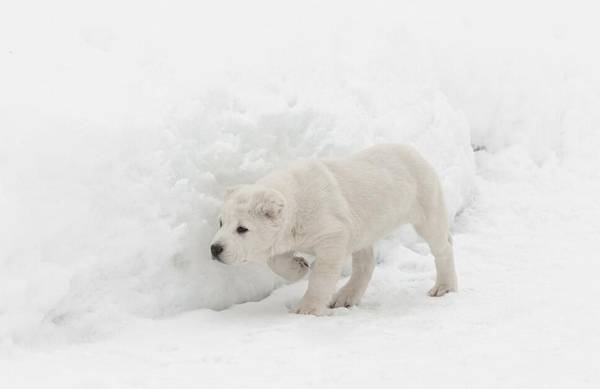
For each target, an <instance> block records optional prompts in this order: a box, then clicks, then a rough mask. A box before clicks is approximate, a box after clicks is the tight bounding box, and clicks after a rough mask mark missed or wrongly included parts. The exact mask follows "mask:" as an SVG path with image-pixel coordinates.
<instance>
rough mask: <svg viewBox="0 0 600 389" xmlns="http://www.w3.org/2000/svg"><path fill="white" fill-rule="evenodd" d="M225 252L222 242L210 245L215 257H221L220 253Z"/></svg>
mask: <svg viewBox="0 0 600 389" xmlns="http://www.w3.org/2000/svg"><path fill="white" fill-rule="evenodd" d="M222 252H223V246H221V245H220V244H212V245H210V253H211V254H212V256H213V259H219V254H221V253H222Z"/></svg>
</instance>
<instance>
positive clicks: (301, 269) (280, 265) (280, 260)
mask: <svg viewBox="0 0 600 389" xmlns="http://www.w3.org/2000/svg"><path fill="white" fill-rule="evenodd" d="M269 266H270V267H271V269H272V270H273V271H274V272H275V273H276V274H278V275H279V276H281V277H283V278H285V279H286V280H288V281H290V282H296V281H298V280H300V279H302V278H304V276H305V275H306V274H307V273H308V270H309V269H310V267H309V265H308V262H306V260H305V259H304V258H302V257H291V256H283V255H282V256H277V257H273V258H271V259H270V262H269Z"/></svg>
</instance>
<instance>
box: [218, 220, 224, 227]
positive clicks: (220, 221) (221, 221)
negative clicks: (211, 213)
mask: <svg viewBox="0 0 600 389" xmlns="http://www.w3.org/2000/svg"><path fill="white" fill-rule="evenodd" d="M219 227H223V220H220V219H219Z"/></svg>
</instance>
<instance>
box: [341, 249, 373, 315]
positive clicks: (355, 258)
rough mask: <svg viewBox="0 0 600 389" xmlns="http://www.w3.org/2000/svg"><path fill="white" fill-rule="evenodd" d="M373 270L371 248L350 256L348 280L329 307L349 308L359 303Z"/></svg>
mask: <svg viewBox="0 0 600 389" xmlns="http://www.w3.org/2000/svg"><path fill="white" fill-rule="evenodd" d="M374 268H375V256H374V255H373V247H367V248H365V249H362V250H359V251H356V252H354V253H353V254H352V275H351V276H350V279H349V280H348V282H347V283H346V285H344V286H343V287H342V288H341V289H340V290H339V291H338V292H337V293H336V295H335V296H334V298H333V300H332V302H331V304H330V307H331V308H339V307H347V308H348V307H351V306H353V305H356V304H358V303H359V302H360V299H361V297H362V296H363V294H365V291H366V290H367V286H368V285H369V281H370V280H371V276H372V275H373V269H374Z"/></svg>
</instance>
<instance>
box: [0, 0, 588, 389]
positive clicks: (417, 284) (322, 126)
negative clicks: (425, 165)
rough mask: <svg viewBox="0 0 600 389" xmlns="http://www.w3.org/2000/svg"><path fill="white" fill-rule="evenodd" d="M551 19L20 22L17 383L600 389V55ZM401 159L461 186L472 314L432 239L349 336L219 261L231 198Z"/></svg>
mask: <svg viewBox="0 0 600 389" xmlns="http://www.w3.org/2000/svg"><path fill="white" fill-rule="evenodd" d="M544 4H545V5H544V7H545V8H544V11H545V12H543V13H542V14H539V7H538V6H537V5H536V4H534V3H533V2H531V3H525V4H523V3H522V2H519V3H517V2H514V3H513V2H507V3H503V4H502V6H501V7H500V6H491V5H482V4H480V3H479V2H457V3H455V2H452V4H450V3H446V2H421V3H413V2H406V3H401V4H395V3H394V5H393V4H392V3H391V2H390V3H388V2H373V4H369V5H368V6H367V5H361V4H349V3H347V2H344V3H343V6H341V5H342V3H328V4H326V5H323V4H320V3H318V2H308V3H302V4H299V3H298V4H283V3H280V2H273V1H260V2H253V3H252V4H249V3H248V4H247V3H243V2H224V3H222V4H221V5H219V6H217V5H212V4H211V5H209V4H205V3H203V2H200V3H194V2H176V4H174V3H173V2H169V3H167V2H165V3H163V2H143V3H135V2H131V3H126V4H123V3H121V2H119V3H117V2H107V3H103V5H102V6H100V5H89V4H83V3H82V2H69V1H63V2H58V3H54V2H53V3H52V4H49V3H48V4H46V3H44V2H34V3H33V4H25V3H20V4H12V5H10V6H9V11H10V12H3V15H2V16H0V44H1V45H0V46H1V47H2V51H1V52H0V63H2V67H1V68H0V84H1V85H3V88H2V92H0V108H1V111H2V115H0V135H1V138H2V141H1V142H0V187H1V188H2V191H0V214H2V215H3V223H2V227H0V228H1V230H0V385H2V387H10V388H18V387H38V386H41V385H44V386H45V387H61V388H63V387H99V388H101V387H118V388H121V387H135V386H138V387H147V388H152V387H165V386H166V387H182V388H185V387H198V386H202V387H204V386H207V387H208V386H211V385H212V386H213V387H258V386H259V385H260V386H266V387H308V386H315V387H340V386H342V385H346V384H347V385H350V386H353V387H354V386H358V385H361V384H367V385H375V386H377V387H392V386H393V387H397V386H399V385H404V386H407V387H431V386H434V385H445V386H450V387H470V386H473V387H479V386H485V387H532V386H544V387H564V386H566V385H575V386H577V387H584V386H589V387H595V386H597V385H598V382H600V377H599V373H598V371H597V369H595V365H594V362H595V361H596V360H598V357H600V355H598V354H599V352H598V351H597V350H599V349H600V348H599V347H598V346H600V344H599V343H600V333H599V332H598V330H597V328H598V324H600V317H599V316H600V303H598V302H597V301H596V299H595V298H594V297H595V296H598V295H600V293H599V292H600V290H599V289H600V286H599V284H598V282H597V281H596V279H595V278H597V277H596V272H597V271H598V270H599V269H598V265H597V262H596V261H595V258H596V257H597V254H596V251H595V250H594V248H595V240H596V237H597V232H598V231H599V230H600V225H599V224H600V205H599V203H598V201H597V198H598V195H599V194H600V180H599V173H598V171H597V166H598V163H599V162H600V160H599V158H598V156H597V153H596V150H597V147H598V146H599V145H600V135H599V134H600V132H599V131H598V127H600V78H599V77H598V75H597V72H596V71H595V69H597V66H598V65H600V59H599V58H598V56H599V54H598V53H597V52H596V50H593V49H592V48H593V47H595V46H594V40H595V37H596V36H597V33H598V32H599V31H598V27H596V26H595V23H594V20H593V15H594V13H593V12H592V9H591V8H590V7H586V5H585V4H580V3H576V4H574V5H570V8H568V9H566V8H565V7H564V6H561V5H560V4H553V3H551V2H550V3H544ZM32 7H33V8H32ZM32 9H35V10H36V12H31V10H32ZM232 10H235V12H233V11H232ZM392 11H393V12H392ZM516 11H518V12H516ZM49 16H51V17H49ZM308 21H310V22H308ZM391 141H396V142H407V143H411V144H413V145H415V146H416V147H418V148H419V149H420V150H421V151H422V152H423V153H424V155H425V156H426V157H427V158H428V159H429V160H430V161H431V162H432V163H433V164H434V166H435V167H436V169H437V171H438V173H439V174H440V177H441V179H442V183H443V186H444V191H445V196H446V201H447V203H448V205H449V213H450V215H449V216H450V217H451V218H452V219H453V225H452V229H453V234H454V237H455V239H454V240H455V246H456V253H455V256H456V258H457V266H458V273H459V286H460V292H459V293H457V294H452V295H449V296H445V297H443V298H440V299H432V298H429V297H427V296H426V290H427V289H428V288H429V287H430V286H431V284H432V283H433V278H434V269H433V261H432V258H431V256H430V255H429V252H428V250H427V248H426V246H425V245H424V243H422V242H421V241H420V240H419V239H417V238H416V237H415V235H414V233H412V232H411V231H410V229H403V230H402V231H401V232H399V233H398V234H396V235H394V236H392V237H390V238H388V239H385V240H383V241H382V242H380V243H379V244H378V250H377V256H378V262H379V265H378V267H377V268H376V270H375V275H374V278H373V281H372V282H371V284H370V286H369V289H368V290H367V293H366V295H365V297H364V299H363V302H362V304H361V305H360V306H358V307H355V308H352V309H349V310H346V309H336V310H335V311H333V312H332V313H331V316H326V317H304V316H297V315H292V314H289V313H288V310H289V308H290V307H292V306H293V305H294V304H295V303H296V302H297V301H298V299H299V298H300V297H301V295H302V293H303V292H304V290H305V288H306V282H305V281H304V282H299V283H296V284H293V285H284V284H283V282H282V281H281V280H280V279H277V278H276V277H275V276H273V275H272V273H271V272H270V271H269V270H268V269H266V268H265V267H262V266H258V265H252V266H250V265H249V266H243V267H225V266H222V265H220V264H216V263H214V262H213V261H211V260H210V259H209V258H208V250H207V243H208V242H209V241H210V238H211V237H212V234H213V232H214V229H215V218H216V213H217V210H218V207H219V205H220V196H221V194H222V192H223V190H224V188H225V187H227V186H228V185H231V184H234V183H240V182H252V181H253V180H254V179H256V178H257V177H260V176H261V175H262V174H264V173H265V172H267V171H269V170H270V169H272V168H274V167H278V166H284V165H286V164H288V163H290V162H291V161H295V160H297V159H301V158H312V157H320V156H334V155H344V154H346V153H349V152H351V151H354V150H358V149H361V148H363V147H365V146H367V145H370V144H373V143H378V142H391ZM472 145H473V146H476V148H477V149H478V150H480V151H477V152H473V151H472ZM343 282H344V280H340V285H341V284H342V283H343ZM240 303H243V304H240ZM236 304H237V305H236Z"/></svg>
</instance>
